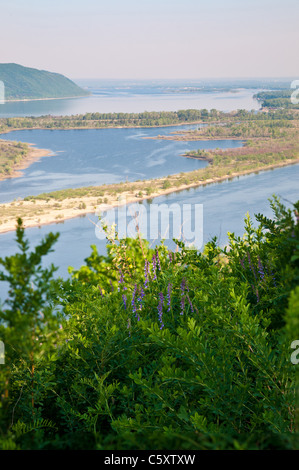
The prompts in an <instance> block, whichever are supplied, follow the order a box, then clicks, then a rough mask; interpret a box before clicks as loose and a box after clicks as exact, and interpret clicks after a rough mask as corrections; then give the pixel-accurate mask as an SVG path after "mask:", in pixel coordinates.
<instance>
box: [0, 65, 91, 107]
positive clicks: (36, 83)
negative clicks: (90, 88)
mask: <svg viewBox="0 0 299 470" xmlns="http://www.w3.org/2000/svg"><path fill="white" fill-rule="evenodd" d="M0 80H1V81H3V83H4V85H5V99H7V100H12V99H14V100H22V99H36V98H39V99H41V98H65V97H72V96H83V95H87V94H88V93H87V92H86V91H85V90H83V89H82V88H80V87H79V86H78V85H76V84H75V83H74V82H72V81H71V80H69V79H68V78H66V77H64V76H63V75H60V74H58V73H51V72H47V71H45V70H37V69H33V68H29V67H23V66H21V65H18V64H0Z"/></svg>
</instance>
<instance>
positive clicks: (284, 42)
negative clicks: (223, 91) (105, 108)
mask: <svg viewBox="0 0 299 470" xmlns="http://www.w3.org/2000/svg"><path fill="white" fill-rule="evenodd" d="M298 18H299V1H298V0H283V1H282V0H280V1H278V0H0V20H1V23H0V45H1V46H0V62H2V63H3V62H15V63H19V64H21V65H26V66H29V67H36V68H39V69H45V70H50V71H53V72H60V73H63V74H64V75H67V76H68V77H70V78H207V77H297V78H299V67H298V44H299V27H298Z"/></svg>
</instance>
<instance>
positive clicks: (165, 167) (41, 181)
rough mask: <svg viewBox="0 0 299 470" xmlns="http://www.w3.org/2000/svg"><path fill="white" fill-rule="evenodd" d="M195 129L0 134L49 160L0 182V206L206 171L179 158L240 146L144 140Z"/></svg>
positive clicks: (231, 142) (197, 163) (232, 142)
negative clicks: (53, 193) (30, 146)
mask: <svg viewBox="0 0 299 470" xmlns="http://www.w3.org/2000/svg"><path fill="white" fill-rule="evenodd" d="M194 127H198V126H175V127H161V128H152V129H146V128H143V129H136V128H135V129H86V130H29V131H14V132H10V133H9V134H2V135H1V134H0V139H6V140H15V141H21V142H30V143H32V144H34V145H36V146H37V147H38V148H42V149H49V150H50V152H51V155H50V156H47V157H43V158H41V159H40V160H39V161H37V162H35V163H33V164H32V165H30V166H29V167H28V168H27V169H26V170H24V171H23V175H22V176H21V177H18V178H11V179H7V180H4V181H0V203H1V202H9V201H12V200H14V199H17V198H18V197H21V198H23V197H25V196H30V195H36V194H40V193H42V192H45V191H47V192H48V191H55V190H58V189H65V188H76V187H80V186H94V185H101V184H104V183H117V182H121V181H126V180H128V181H136V180H138V179H148V178H159V177H163V176H167V175H170V174H174V173H180V172H182V171H192V170H196V169H197V168H202V167H204V166H206V164H207V163H206V162H203V161H200V160H195V159H191V158H185V157H182V154H183V153H185V152H186V151H187V150H196V149H199V148H201V149H213V148H214V149H215V148H217V147H218V148H221V149H227V148H232V147H240V146H242V141H237V140H222V141H221V140H215V141H201V142H185V141H170V140H161V139H160V140H158V139H145V138H144V137H153V136H157V135H165V134H169V133H170V132H173V131H177V130H181V129H183V128H185V129H190V128H194Z"/></svg>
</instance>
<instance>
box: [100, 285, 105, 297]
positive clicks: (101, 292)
mask: <svg viewBox="0 0 299 470" xmlns="http://www.w3.org/2000/svg"><path fill="white" fill-rule="evenodd" d="M99 291H100V294H101V296H102V297H104V294H103V291H102V288H101V286H99Z"/></svg>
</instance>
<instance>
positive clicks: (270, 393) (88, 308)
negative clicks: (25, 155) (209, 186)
mask: <svg viewBox="0 0 299 470" xmlns="http://www.w3.org/2000/svg"><path fill="white" fill-rule="evenodd" d="M271 207H272V209H273V218H271V219H269V218H267V217H264V216H263V215H262V214H258V215H256V219H257V222H258V226H257V227H256V228H255V227H254V224H253V222H252V221H251V220H250V218H249V217H246V218H245V230H244V236H242V237H236V236H235V235H234V234H233V233H231V234H229V245H228V246H227V247H225V248H224V249H222V248H220V247H219V246H218V244H217V239H216V238H213V239H212V240H211V241H210V242H209V243H208V244H207V245H206V246H205V248H204V250H203V252H198V251H197V250H190V249H187V248H186V247H185V246H184V243H181V242H178V250H177V251H175V252H171V251H169V250H168V248H167V247H166V246H165V245H164V244H163V243H161V244H160V245H159V246H157V247H156V248H155V249H153V248H150V247H149V244H148V243H147V242H146V241H143V240H138V238H137V239H124V240H118V239H117V240H114V239H111V238H110V237H109V233H108V231H107V240H108V242H107V255H105V256H102V255H99V253H98V252H97V248H96V246H93V247H92V251H91V254H90V256H88V258H86V260H85V265H84V266H82V267H81V268H80V269H79V270H74V269H70V272H71V279H69V280H63V279H57V280H54V278H53V273H54V272H55V269H56V268H55V267H54V266H53V265H51V266H48V267H44V263H43V259H44V257H45V256H46V255H47V254H48V253H49V252H51V251H52V249H53V245H54V243H55V242H56V240H57V238H58V234H55V235H54V234H53V233H49V234H48V235H46V237H45V238H44V239H43V240H41V241H40V243H39V244H38V245H37V246H36V247H33V248H30V247H29V241H28V240H27V239H26V237H25V233H24V227H23V226H22V221H21V220H19V221H18V226H17V231H16V242H17V245H18V249H17V252H16V254H13V255H11V256H7V257H5V258H3V259H2V258H0V266H1V270H0V281H5V282H8V284H9V295H8V300H7V303H6V304H5V306H0V337H1V339H2V341H3V342H4V344H5V364H2V365H1V367H0V394H1V401H0V429H1V433H0V449H6V450H8V449H14V450H18V449H19V450H21V449H23V450H29V449H35V450H59V449H64V450H71V449H74V450H78V449H82V450H83V449H84V450H87V449H90V450H110V451H111V450H130V451H134V450H138V449H140V450H143V449H146V450H160V449H161V450H162V449H163V450H182V451H185V452H186V451H188V450H282V449H284V450H296V449H297V450H298V442H299V441H298V432H299V428H298V424H299V422H298V391H299V388H298V384H299V381H298V378H299V374H298V372H299V369H298V364H297V362H296V360H295V362H294V361H293V360H292V357H293V358H294V359H296V357H297V358H298V352H299V350H298V346H297V350H296V351H294V350H293V349H292V347H293V346H291V345H292V344H293V342H296V340H298V337H299V336H298V335H299V324H298V305H299V289H298V276H299V250H298V247H299V244H298V242H299V224H298V211H299V202H297V203H296V204H295V205H294V207H293V209H289V210H286V208H285V207H284V206H283V205H282V204H280V202H279V201H278V200H277V199H275V198H274V200H272V201H271ZM31 250H32V251H31Z"/></svg>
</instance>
